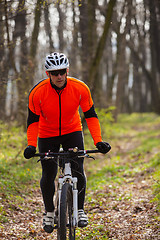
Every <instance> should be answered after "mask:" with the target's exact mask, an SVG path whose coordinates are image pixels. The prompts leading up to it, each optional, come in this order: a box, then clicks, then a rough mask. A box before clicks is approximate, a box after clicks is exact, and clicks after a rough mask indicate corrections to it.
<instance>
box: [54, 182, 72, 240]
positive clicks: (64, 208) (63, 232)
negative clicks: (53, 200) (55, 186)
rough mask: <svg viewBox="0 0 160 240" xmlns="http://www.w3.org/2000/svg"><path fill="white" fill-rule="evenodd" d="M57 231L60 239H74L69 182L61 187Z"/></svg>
mask: <svg viewBox="0 0 160 240" xmlns="http://www.w3.org/2000/svg"><path fill="white" fill-rule="evenodd" d="M58 233H59V234H58V235H59V239H60V240H67V239H70V240H75V227H73V195H72V187H71V185H70V184H69V183H65V184H64V185H63V187H62V193H61V200H60V222H59V227H58Z"/></svg>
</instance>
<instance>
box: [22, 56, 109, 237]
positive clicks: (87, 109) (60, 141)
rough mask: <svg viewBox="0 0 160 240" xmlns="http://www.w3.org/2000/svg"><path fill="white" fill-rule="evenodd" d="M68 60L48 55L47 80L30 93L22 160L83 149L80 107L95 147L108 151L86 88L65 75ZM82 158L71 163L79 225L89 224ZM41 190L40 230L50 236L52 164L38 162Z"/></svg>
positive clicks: (53, 164) (46, 61) (53, 168)
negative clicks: (75, 148)
mask: <svg viewBox="0 0 160 240" xmlns="http://www.w3.org/2000/svg"><path fill="white" fill-rule="evenodd" d="M68 68H69V61H68V58H67V57H66V56H65V55H64V54H63V53H57V52H54V53H51V54H50V55H48V56H47V57H46V60H45V69H46V73H47V75H48V78H47V79H44V80H42V81H40V82H39V83H38V84H36V85H35V86H34V87H33V88H32V89H31V91H30V94H29V105H28V119H27V140H28V146H27V148H26V149H25V151H24V156H25V158H27V159H29V158H31V157H33V156H34V154H35V152H36V147H37V138H38V147H39V152H40V153H42V152H48V151H49V150H50V151H52V152H58V151H59V149H60V145H62V147H63V149H64V150H68V149H69V148H74V147H78V148H79V149H84V141H83V133H82V124H81V118H80V115H79V106H80V107H81V109H82V111H83V113H84V116H85V119H86V122H87V125H88V128H89V130H90V133H91V136H92V138H93V140H94V144H95V146H96V147H97V148H98V150H99V151H100V152H102V153H106V152H108V149H109V148H110V146H109V144H108V143H106V142H103V141H102V137H101V129H100V124H99V120H98V117H97V114H96V112H95V109H94V104H93V100H92V97H91V93H90V90H89V88H88V87H87V85H86V84H85V83H84V82H82V81H80V80H78V79H76V78H74V77H69V76H67V71H68ZM83 160H84V159H83V158H80V159H77V162H72V164H71V168H72V174H73V176H75V177H77V178H78V192H79V194H78V219H79V221H78V226H79V227H85V226H87V224H88V218H87V215H86V214H85V212H84V200H85V188H86V178H85V174H84V169H83ZM41 165H42V178H41V181H40V187H41V191H42V196H43V201H44V206H45V214H44V217H43V228H44V230H45V231H46V232H48V233H51V232H52V231H53V228H54V204H53V196H54V192H55V185H54V180H55V178H56V174H57V164H56V162H54V161H47V162H41Z"/></svg>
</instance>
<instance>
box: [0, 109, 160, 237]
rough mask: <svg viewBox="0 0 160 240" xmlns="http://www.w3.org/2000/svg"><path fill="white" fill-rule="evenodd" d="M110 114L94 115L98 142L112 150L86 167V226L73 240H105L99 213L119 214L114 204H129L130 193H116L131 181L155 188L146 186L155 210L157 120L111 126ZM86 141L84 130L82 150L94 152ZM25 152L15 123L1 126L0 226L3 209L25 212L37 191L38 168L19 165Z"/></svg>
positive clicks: (159, 152) (158, 191) (126, 118)
mask: <svg viewBox="0 0 160 240" xmlns="http://www.w3.org/2000/svg"><path fill="white" fill-rule="evenodd" d="M112 110H113V109H103V110H98V109H97V113H98V116H99V119H100V122H101V127H102V131H103V137H104V139H105V140H107V141H108V142H109V143H110V144H111V146H112V149H111V151H110V152H109V153H108V154H107V155H102V154H96V155H95V158H96V160H91V159H86V161H85V169H86V174H87V193H86V207H85V208H86V211H87V212H88V215H89V220H90V224H89V226H87V227H86V228H85V231H84V229H79V228H78V229H77V239H84V240H85V239H106V240H107V239H110V232H109V230H108V224H110V221H111V220H110V218H107V217H105V216H104V214H103V216H102V213H103V210H104V211H108V209H110V210H111V209H113V210H114V211H118V210H117V209H118V206H117V205H118V202H123V203H124V201H125V203H126V202H127V201H128V202H132V194H133V193H132V191H128V190H126V191H123V192H120V191H119V188H121V187H122V186H123V185H124V186H125V184H127V186H129V185H132V184H134V179H138V178H142V179H143V178H144V179H150V181H153V183H154V184H151V185H152V193H153V194H154V197H152V196H150V198H151V199H152V201H153V202H154V203H156V205H157V207H158V209H160V145H159V129H160V117H159V116H158V115H156V114H152V113H150V114H131V115H127V114H122V115H120V116H119V118H118V122H116V123H115V122H114V120H113V116H112ZM90 139H91V137H90V134H89V133H88V130H86V131H85V145H86V146H85V147H86V148H93V142H91V141H90ZM25 146H26V133H24V132H23V130H22V128H20V127H17V126H16V124H15V123H13V125H12V126H10V127H8V126H7V125H6V124H4V123H3V124H2V123H0V174H1V178H0V188H1V191H0V199H1V205H0V222H1V223H2V224H5V223H7V222H8V221H9V219H8V218H9V215H8V214H6V209H7V211H9V212H13V211H15V209H17V208H19V209H22V210H24V208H26V210H27V208H29V206H30V204H29V203H28V205H27V204H26V205H25V204H22V203H24V202H25V201H26V196H30V197H31V199H32V194H33V193H32V188H34V189H35V190H37V189H39V180H40V176H41V166H40V164H37V162H36V160H37V159H29V160H26V159H24V157H23V150H24V148H25ZM146 191H147V190H146ZM113 202H115V204H113ZM111 203H112V205H111ZM6 204H7V207H6ZM92 208H93V211H92ZM96 209H97V211H96ZM94 210H95V211H94ZM36 211H40V210H36ZM37 214H38V212H36V215H37ZM154 217H155V218H156V216H154ZM111 224H112V223H111Z"/></svg>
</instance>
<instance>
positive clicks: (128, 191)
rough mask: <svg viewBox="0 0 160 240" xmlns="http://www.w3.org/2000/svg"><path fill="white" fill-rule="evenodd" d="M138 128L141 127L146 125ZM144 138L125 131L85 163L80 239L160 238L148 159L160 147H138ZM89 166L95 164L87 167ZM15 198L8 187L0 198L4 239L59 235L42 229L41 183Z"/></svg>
mask: <svg viewBox="0 0 160 240" xmlns="http://www.w3.org/2000/svg"><path fill="white" fill-rule="evenodd" d="M156 126H160V125H156ZM158 129H159V128H158ZM134 131H136V132H137V133H140V132H143V131H144V129H141V128H135V129H134ZM134 134H135V132H134ZM139 136H140V135H139ZM139 142H140V139H138V138H137V137H136V138H135V135H134V136H133V134H131V135H130V134H129V135H126V136H125V138H122V139H121V141H119V142H118V143H117V142H116V143H114V146H113V147H112V151H111V153H110V154H108V155H107V157H106V156H98V159H99V160H98V161H99V163H101V164H99V165H96V161H95V162H94V161H93V162H92V160H89V162H88V163H86V166H85V167H86V174H87V178H88V184H87V194H86V203H85V210H86V212H87V214H88V217H89V225H88V226H87V227H86V228H83V229H77V239H92V240H94V239H106V240H107V239H112V240H160V221H159V220H160V216H159V212H158V208H157V202H155V201H153V199H154V195H153V188H152V186H153V185H154V184H155V181H156V180H155V178H154V177H153V173H154V172H155V168H154V167H152V166H151V165H150V164H149V162H150V159H151V158H152V157H153V156H154V155H155V154H156V151H157V152H158V151H159V149H157V148H153V149H152V151H146V152H145V154H141V153H139V152H137V151H135V153H134V151H133V149H136V147H137V146H138V145H139ZM106 162H107V167H106ZM144 165H145V167H144ZM89 166H92V169H90V170H88V167H89ZM146 166H147V167H146ZM94 168H95V170H94ZM98 168H99V169H98ZM91 178H92V180H91ZM93 179H94V180H93ZM93 181H94V183H95V186H93ZM30 184H32V181H31V182H30ZM29 189H30V188H29ZM13 198H14V195H11V196H10V199H9V198H5V193H3V194H2V196H1V199H0V200H1V208H2V209H3V211H4V212H5V215H6V218H7V220H6V221H5V219H6V218H5V217H4V220H3V221H2V223H1V225H0V239H5V240H7V239H9V240H11V239H13V240H14V239H15V240H21V239H27V240H30V239H37V240H43V239H46V240H47V239H48V240H50V239H52V240H53V239H56V230H55V231H54V232H53V233H52V234H47V233H45V232H44V231H43V230H42V214H43V211H44V208H43V202H42V197H41V192H40V189H39V187H38V185H37V186H36V187H34V188H33V190H32V191H31V190H29V192H28V193H27V194H25V193H24V194H21V193H20V195H19V198H20V201H19V202H20V204H17V201H16V202H15V203H14V201H13ZM1 212H2V211H1ZM2 213H3V212H2Z"/></svg>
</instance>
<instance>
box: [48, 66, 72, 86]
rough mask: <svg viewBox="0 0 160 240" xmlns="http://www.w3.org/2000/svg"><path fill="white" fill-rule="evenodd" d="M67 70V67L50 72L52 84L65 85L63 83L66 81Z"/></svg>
mask: <svg viewBox="0 0 160 240" xmlns="http://www.w3.org/2000/svg"><path fill="white" fill-rule="evenodd" d="M66 72H67V70H66V69H62V70H55V71H51V72H48V73H49V77H50V79H51V82H52V84H54V85H56V86H57V87H58V88H61V87H63V85H64V84H65V82H66V76H67V74H66Z"/></svg>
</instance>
